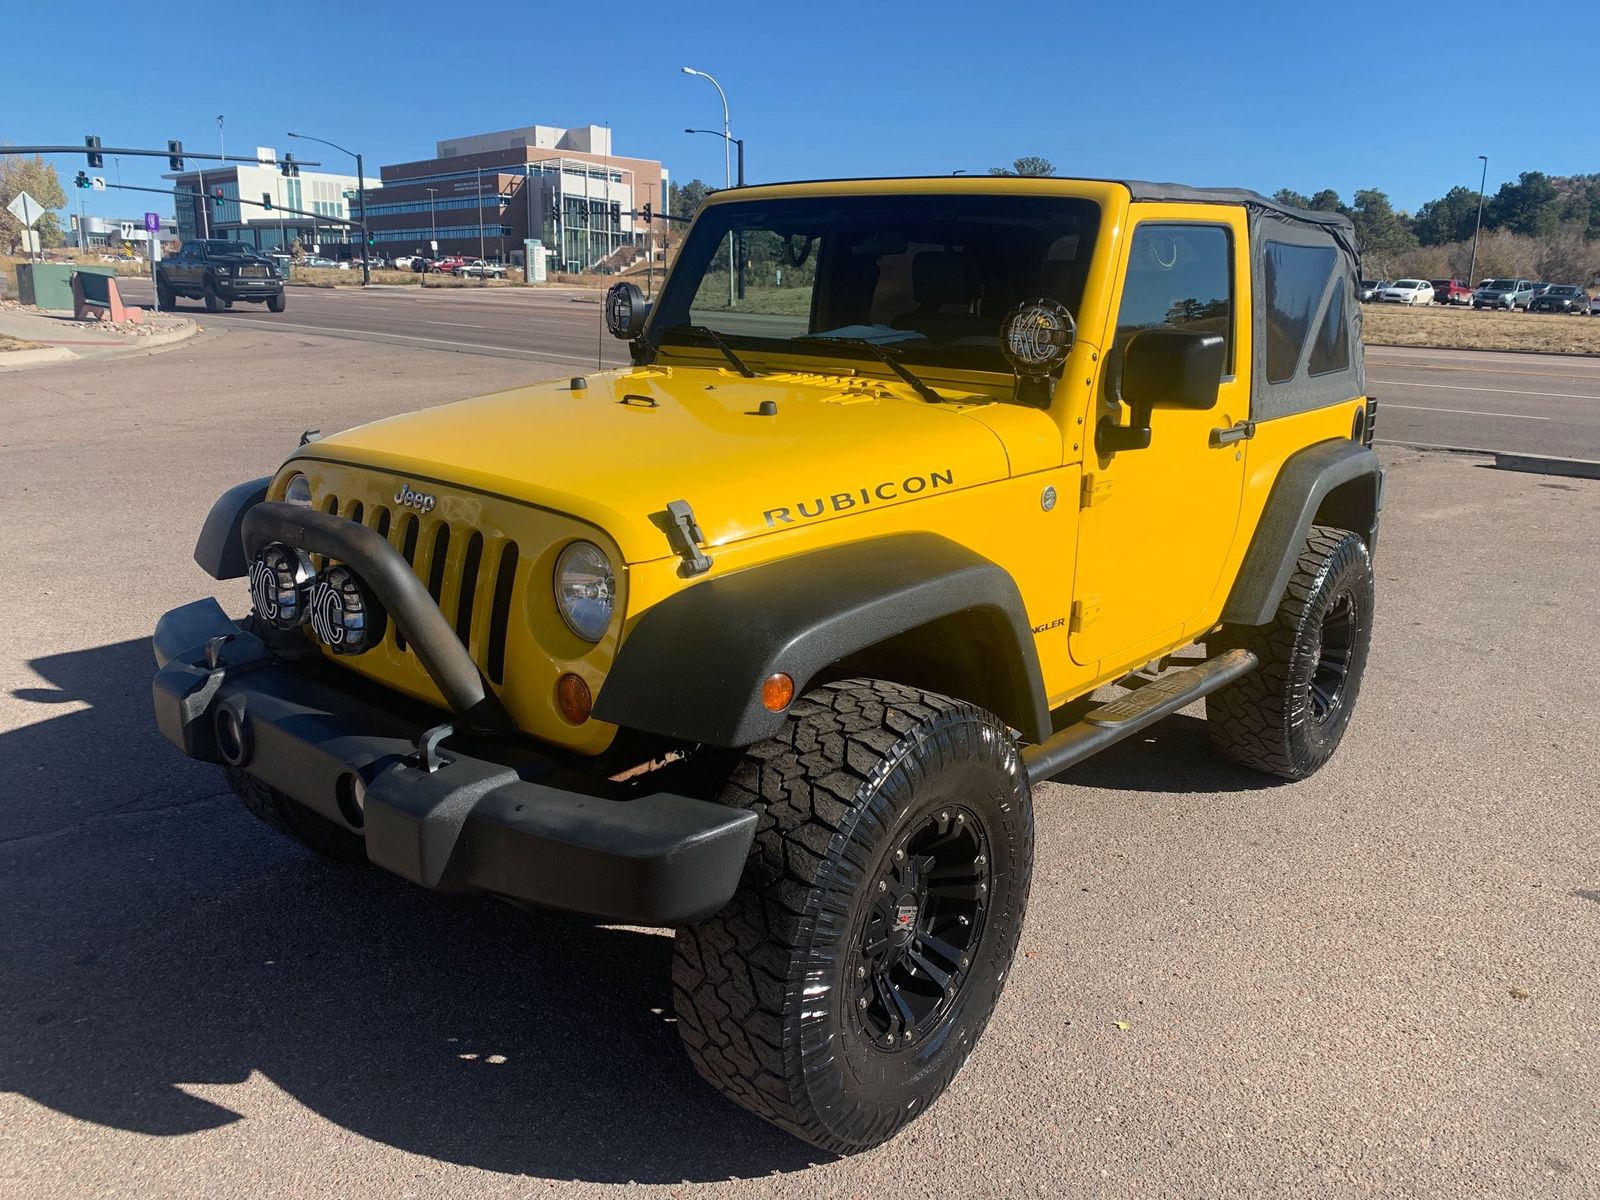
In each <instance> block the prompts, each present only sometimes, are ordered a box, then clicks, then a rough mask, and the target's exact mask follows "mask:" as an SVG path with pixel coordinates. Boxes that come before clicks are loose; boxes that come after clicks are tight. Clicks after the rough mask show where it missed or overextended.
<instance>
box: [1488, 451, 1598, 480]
mask: <svg viewBox="0 0 1600 1200" xmlns="http://www.w3.org/2000/svg"><path fill="white" fill-rule="evenodd" d="M1494 465H1495V468H1496V469H1497V470H1500V471H1525V472H1528V473H1529V474H1533V475H1564V476H1567V477H1568V478H1571V479H1600V462H1597V461H1596V460H1594V459H1592V458H1554V457H1552V456H1550V455H1548V454H1501V453H1496V454H1495V456H1494Z"/></svg>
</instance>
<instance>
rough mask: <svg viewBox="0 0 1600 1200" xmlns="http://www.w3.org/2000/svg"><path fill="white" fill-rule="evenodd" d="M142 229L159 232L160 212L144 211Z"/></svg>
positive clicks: (148, 231)
mask: <svg viewBox="0 0 1600 1200" xmlns="http://www.w3.org/2000/svg"><path fill="white" fill-rule="evenodd" d="M144 231H145V232H146V233H160V232H161V214H160V213H145V215H144Z"/></svg>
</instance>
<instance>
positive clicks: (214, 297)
mask: <svg viewBox="0 0 1600 1200" xmlns="http://www.w3.org/2000/svg"><path fill="white" fill-rule="evenodd" d="M205 300H206V311H207V312H212V313H219V312H222V311H223V310H224V309H225V308H226V307H227V302H226V301H224V300H223V298H222V297H221V296H219V295H218V294H217V289H216V288H214V287H212V286H211V285H210V284H209V283H208V284H206V290H205Z"/></svg>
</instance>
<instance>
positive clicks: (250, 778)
mask: <svg viewBox="0 0 1600 1200" xmlns="http://www.w3.org/2000/svg"><path fill="white" fill-rule="evenodd" d="M222 773H223V774H224V775H225V776H226V777H227V780H228V786H229V787H231V788H232V789H233V790H234V792H235V793H237V794H238V797H239V799H240V800H241V801H242V802H243V803H244V806H245V808H246V809H248V810H249V811H250V812H251V813H253V814H255V815H256V816H257V817H259V818H260V819H261V820H263V821H265V822H266V823H267V824H268V825H270V826H272V827H273V828H274V829H276V830H277V831H278V832H279V833H282V834H285V835H287V836H288V837H292V838H293V839H294V840H295V841H297V842H299V843H300V844H301V845H302V846H304V847H306V848H307V849H308V850H312V851H315V852H316V853H317V854H320V855H321V856H322V857H323V858H329V859H332V860H333V861H335V862H342V863H364V862H366V861H367V844H366V842H365V841H364V840H363V839H362V838H361V835H360V834H355V833H351V832H350V831H349V830H348V829H344V828H342V827H340V826H339V825H336V824H334V822H332V821H330V820H328V818H327V817H325V816H323V815H322V814H321V813H314V812H312V811H311V810H310V809H309V808H307V807H306V806H305V805H303V804H297V803H295V801H293V800H291V799H290V798H289V797H288V796H285V795H284V794H283V793H282V792H280V791H278V790H277V789H276V788H274V787H269V786H268V785H267V784H265V783H262V782H261V781H260V780H259V779H257V778H256V777H255V776H254V775H251V774H250V773H249V772H248V771H244V770H241V769H240V768H238V767H230V766H224V767H223V768H222Z"/></svg>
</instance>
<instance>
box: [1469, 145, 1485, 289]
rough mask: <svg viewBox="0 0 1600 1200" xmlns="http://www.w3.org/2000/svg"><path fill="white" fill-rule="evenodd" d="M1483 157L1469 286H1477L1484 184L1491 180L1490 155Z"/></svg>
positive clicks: (1473, 229) (1479, 178)
mask: <svg viewBox="0 0 1600 1200" xmlns="http://www.w3.org/2000/svg"><path fill="white" fill-rule="evenodd" d="M1478 157H1479V158H1481V159H1483V174H1482V175H1480V176H1479V177H1478V223H1477V224H1476V225H1474V226H1473V227H1472V261H1471V263H1470V264H1469V265H1468V267H1467V286H1468V287H1477V286H1478V285H1477V284H1476V283H1474V282H1472V279H1473V276H1475V275H1476V274H1477V273H1478V231H1479V230H1480V229H1482V228H1483V186H1484V184H1486V183H1488V182H1489V156H1488V155H1486V154H1480V155H1478Z"/></svg>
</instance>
